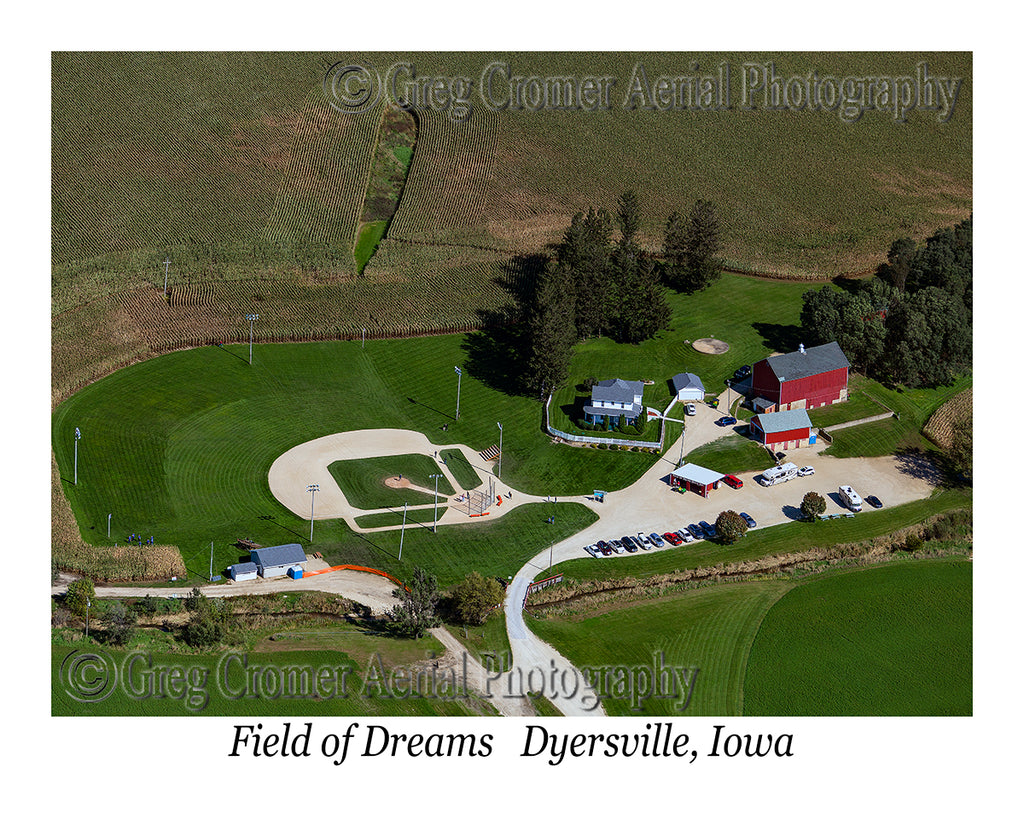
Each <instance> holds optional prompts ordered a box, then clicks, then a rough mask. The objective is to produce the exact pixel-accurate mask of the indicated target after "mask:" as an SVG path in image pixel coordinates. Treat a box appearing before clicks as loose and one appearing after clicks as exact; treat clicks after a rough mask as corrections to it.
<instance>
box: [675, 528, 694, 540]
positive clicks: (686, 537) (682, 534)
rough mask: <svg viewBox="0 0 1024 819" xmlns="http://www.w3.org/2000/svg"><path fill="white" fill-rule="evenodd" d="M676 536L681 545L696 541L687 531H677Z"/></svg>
mask: <svg viewBox="0 0 1024 819" xmlns="http://www.w3.org/2000/svg"><path fill="white" fill-rule="evenodd" d="M676 534H677V535H679V538H680V539H681V540H682V541H683V543H693V541H695V540H696V538H695V537H694V536H693V535H691V534H690V530H689V529H677V530H676Z"/></svg>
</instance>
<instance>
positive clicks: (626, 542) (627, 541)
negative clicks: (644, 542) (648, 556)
mask: <svg viewBox="0 0 1024 819" xmlns="http://www.w3.org/2000/svg"><path fill="white" fill-rule="evenodd" d="M620 542H621V543H622V545H623V547H625V549H626V551H627V552H630V553H633V552H636V551H639V549H638V547H637V545H636V544H635V543H634V542H633V539H632V538H630V537H628V536H627V537H624V538H622V540H621V541H620Z"/></svg>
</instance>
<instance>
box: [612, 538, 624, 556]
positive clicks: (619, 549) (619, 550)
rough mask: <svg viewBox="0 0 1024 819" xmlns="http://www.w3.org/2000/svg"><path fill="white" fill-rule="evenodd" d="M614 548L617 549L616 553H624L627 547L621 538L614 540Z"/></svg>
mask: <svg viewBox="0 0 1024 819" xmlns="http://www.w3.org/2000/svg"><path fill="white" fill-rule="evenodd" d="M612 548H613V549H614V550H615V553H616V554H619V555H621V554H624V553H625V551H626V547H625V545H624V544H623V543H622V541H621V540H613V541H612Z"/></svg>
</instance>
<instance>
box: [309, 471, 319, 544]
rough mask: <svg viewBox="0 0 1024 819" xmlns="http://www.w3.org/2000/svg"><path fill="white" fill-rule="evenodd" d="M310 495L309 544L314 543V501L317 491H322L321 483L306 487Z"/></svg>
mask: <svg viewBox="0 0 1024 819" xmlns="http://www.w3.org/2000/svg"><path fill="white" fill-rule="evenodd" d="M306 491H307V492H309V493H310V495H309V545H310V546H312V545H313V502H314V501H315V500H316V493H317V492H319V491H320V484H318V483H311V484H310V485H309V486H307V487H306Z"/></svg>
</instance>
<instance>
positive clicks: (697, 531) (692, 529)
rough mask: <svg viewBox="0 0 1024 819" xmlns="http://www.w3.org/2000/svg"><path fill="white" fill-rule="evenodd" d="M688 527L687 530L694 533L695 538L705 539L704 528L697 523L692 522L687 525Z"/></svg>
mask: <svg viewBox="0 0 1024 819" xmlns="http://www.w3.org/2000/svg"><path fill="white" fill-rule="evenodd" d="M686 529H687V531H689V533H690V534H691V535H693V539H694V540H703V538H704V530H703V529H701V528H700V526H698V525H697V524H696V523H691V524H690V525H689V526H687V527H686Z"/></svg>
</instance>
